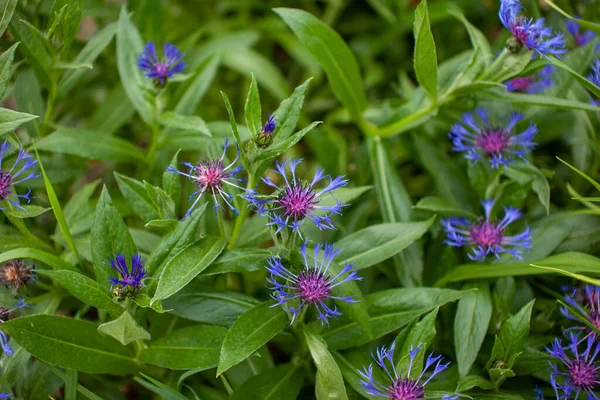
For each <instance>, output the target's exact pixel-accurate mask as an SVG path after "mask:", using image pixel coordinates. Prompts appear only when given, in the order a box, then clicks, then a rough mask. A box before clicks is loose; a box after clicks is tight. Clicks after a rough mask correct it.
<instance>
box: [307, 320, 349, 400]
mask: <svg viewBox="0 0 600 400" xmlns="http://www.w3.org/2000/svg"><path fill="white" fill-rule="evenodd" d="M304 336H305V337H306V343H307V344H308V350H310V355H311V356H312V358H313V360H314V362H315V364H316V366H317V378H316V383H315V385H316V388H315V395H316V397H317V400H325V399H332V400H333V399H335V400H348V395H347V394H346V388H345V387H344V379H343V378H342V373H341V372H340V369H339V367H338V366H337V363H336V362H335V359H334V358H333V356H332V355H331V354H330V353H329V351H327V348H326V347H325V346H324V345H323V343H322V342H321V340H319V338H317V337H316V336H315V335H313V334H312V333H310V332H308V331H304Z"/></svg>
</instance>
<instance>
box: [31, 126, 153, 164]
mask: <svg viewBox="0 0 600 400" xmlns="http://www.w3.org/2000/svg"><path fill="white" fill-rule="evenodd" d="M92 143H93V145H92ZM36 145H37V148H38V149H39V150H45V151H51V152H53V153H59V154H72V155H74V156H78V157H83V158H88V159H91V160H103V161H117V162H123V163H144V162H145V157H144V154H143V153H142V151H141V150H140V149H139V148H138V147H137V146H135V145H133V144H131V143H130V142H128V141H126V140H123V139H120V138H117V137H112V136H107V135H104V134H102V133H101V132H97V131H93V130H88V129H73V128H60V129H58V130H57V131H55V132H54V133H52V134H51V135H49V136H46V137H45V138H42V139H41V140H39V141H38V142H37V143H36Z"/></svg>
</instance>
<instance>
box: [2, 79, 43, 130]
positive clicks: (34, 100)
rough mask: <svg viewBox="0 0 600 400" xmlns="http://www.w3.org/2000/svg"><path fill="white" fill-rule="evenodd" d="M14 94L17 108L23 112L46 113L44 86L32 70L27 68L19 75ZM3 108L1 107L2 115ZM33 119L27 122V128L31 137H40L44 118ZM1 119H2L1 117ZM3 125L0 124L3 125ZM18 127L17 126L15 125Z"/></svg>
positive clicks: (39, 115)
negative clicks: (42, 86)
mask: <svg viewBox="0 0 600 400" xmlns="http://www.w3.org/2000/svg"><path fill="white" fill-rule="evenodd" d="M14 96H15V100H16V101H17V108H18V109H19V110H21V111H22V112H26V113H28V114H31V115H35V116H37V117H41V116H43V115H44V113H45V112H46V111H45V105H44V100H43V99H42V88H41V87H40V85H39V84H38V80H37V78H36V77H35V74H34V73H33V71H32V70H29V69H28V70H25V71H22V72H21V73H19V75H17V79H16V81H15V87H14ZM1 113H2V109H0V115H1ZM37 117H36V118H35V119H31V121H30V122H27V123H25V129H26V130H27V133H28V134H29V136H31V137H36V136H37V137H40V136H41V129H40V125H41V124H42V122H43V118H37ZM0 120H1V119H0ZM1 126H2V125H0V127H1ZM15 129H16V127H15Z"/></svg>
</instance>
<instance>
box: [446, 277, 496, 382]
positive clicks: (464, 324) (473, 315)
mask: <svg viewBox="0 0 600 400" xmlns="http://www.w3.org/2000/svg"><path fill="white" fill-rule="evenodd" d="M473 288H476V289H477V291H475V292H469V293H467V294H465V295H464V296H463V297H462V298H461V299H460V300H459V301H458V307H457V309H456V315H455V316H454V349H455V350H456V362H457V364H458V371H459V374H460V376H462V377H464V376H466V375H467V374H468V373H469V370H470V369H471V366H472V365H473V363H474V362H475V359H476V358H477V354H478V353H479V349H480V348H481V345H482V344H483V339H485V335H486V333H487V330H488V326H489V324H490V319H491V317H492V297H491V296H490V289H489V285H488V284H487V283H483V282H480V283H473V284H469V283H467V284H465V285H464V286H463V290H467V289H473Z"/></svg>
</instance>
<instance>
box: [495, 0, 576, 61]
mask: <svg viewBox="0 0 600 400" xmlns="http://www.w3.org/2000/svg"><path fill="white" fill-rule="evenodd" d="M521 11H523V5H522V4H521V2H520V1H519V0H500V12H499V16H500V20H501V21H502V24H504V26H505V27H506V28H507V29H508V30H509V31H510V32H511V33H512V34H513V36H514V37H515V38H516V39H517V40H518V41H519V42H520V43H522V44H523V45H524V46H525V47H526V48H527V49H528V50H534V51H536V52H537V53H538V54H540V55H541V56H543V57H546V58H548V54H552V55H554V56H556V57H560V55H561V54H564V53H566V52H567V50H566V49H565V39H564V37H563V35H562V33H554V34H553V33H552V29H551V28H548V27H546V26H544V19H543V18H540V19H538V20H537V21H534V20H533V18H530V19H527V18H526V17H524V16H523V15H521Z"/></svg>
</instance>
